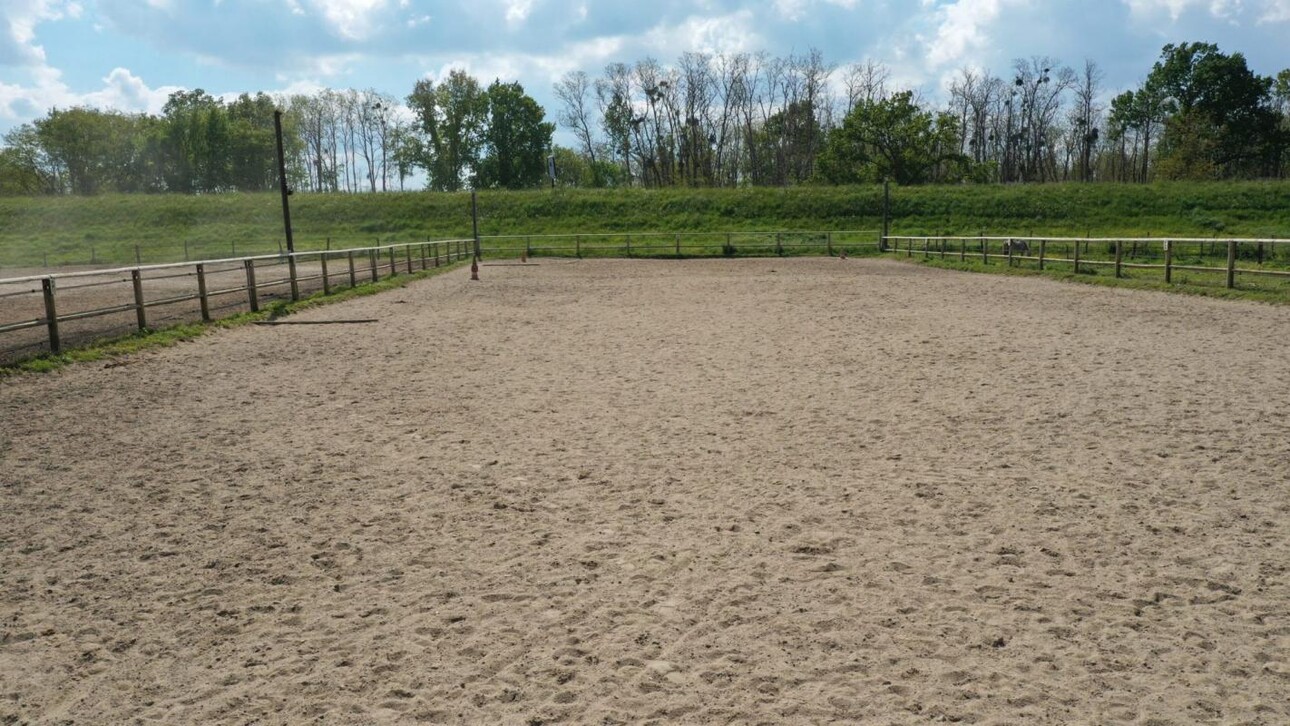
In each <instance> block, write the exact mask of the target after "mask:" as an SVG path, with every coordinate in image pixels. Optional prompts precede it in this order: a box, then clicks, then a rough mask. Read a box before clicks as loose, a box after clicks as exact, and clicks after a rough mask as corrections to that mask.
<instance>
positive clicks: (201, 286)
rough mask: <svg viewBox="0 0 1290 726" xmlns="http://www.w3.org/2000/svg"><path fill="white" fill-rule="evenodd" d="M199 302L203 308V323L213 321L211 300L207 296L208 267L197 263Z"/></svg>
mask: <svg viewBox="0 0 1290 726" xmlns="http://www.w3.org/2000/svg"><path fill="white" fill-rule="evenodd" d="M197 300H198V302H199V303H200V304H201V308H202V322H205V323H209V322H210V321H211V304H210V298H209V297H208V296H207V295H206V265H203V264H201V263H200V262H199V263H197Z"/></svg>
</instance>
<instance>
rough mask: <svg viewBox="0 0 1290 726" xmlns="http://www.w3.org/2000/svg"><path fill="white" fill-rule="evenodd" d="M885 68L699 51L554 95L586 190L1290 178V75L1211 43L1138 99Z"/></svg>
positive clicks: (577, 181)
mask: <svg viewBox="0 0 1290 726" xmlns="http://www.w3.org/2000/svg"><path fill="white" fill-rule="evenodd" d="M890 78H891V74H890V72H889V71H888V69H886V68H885V67H884V66H882V65H881V64H878V63H874V62H866V63H861V64H851V65H847V66H844V67H842V68H837V67H835V66H833V65H831V64H828V63H826V62H825V61H824V60H823V59H822V57H821V56H820V54H819V53H818V52H812V53H809V54H807V55H805V56H790V57H787V58H775V57H771V56H767V55H765V54H733V55H707V54H703V53H687V54H685V55H683V56H681V58H680V59H679V61H678V62H677V63H676V64H675V66H672V67H664V66H661V65H660V64H659V63H658V62H657V61H655V60H653V59H645V60H643V61H640V62H638V63H636V64H635V65H632V66H628V65H624V64H621V63H615V64H611V65H610V66H608V67H607V68H606V69H605V71H604V73H603V74H602V75H601V76H600V77H598V78H594V79H593V78H591V77H589V76H588V75H587V74H586V73H583V72H581V71H574V72H571V73H569V74H568V75H566V76H565V77H564V78H563V79H562V80H561V81H560V82H559V83H558V84H556V86H555V92H556V95H557V97H558V98H559V99H560V102H561V108H560V111H559V121H560V123H561V124H562V125H563V126H564V127H566V128H568V129H569V130H570V131H571V132H572V133H573V135H574V136H575V137H576V138H577V140H578V147H577V148H576V149H573V150H566V151H564V152H563V153H561V158H562V159H563V161H564V166H565V168H566V169H570V170H572V171H573V173H571V174H566V175H565V183H569V184H573V185H578V186H614V185H621V184H628V185H638V186H677V185H684V186H718V187H719V186H739V185H783V184H797V183H805V182H820V183H834V184H836V183H865V182H876V181H880V180H883V179H890V180H892V181H896V182H899V183H901V184H921V183H931V182H942V183H944V182H977V183H989V182H996V183H1011V182H1050V181H1095V180H1097V181H1138V182H1145V181H1150V180H1221V179H1252V178H1280V177H1283V176H1285V174H1286V172H1287V170H1288V169H1290V163H1288V162H1290V133H1288V131H1290V70H1286V71H1282V72H1281V73H1280V74H1279V75H1278V76H1277V77H1276V78H1270V77H1264V76H1259V75H1257V74H1255V73H1254V72H1252V71H1251V70H1250V69H1249V67H1248V65H1247V64H1246V61H1245V58H1244V56H1242V55H1241V54H1239V53H1237V54H1232V55H1228V54H1225V53H1223V52H1222V51H1220V50H1219V48H1218V47H1217V46H1215V45H1212V44H1206V43H1183V44H1181V45H1167V46H1165V47H1164V49H1163V51H1162V52H1161V56H1160V60H1159V61H1158V62H1157V63H1155V65H1154V66H1153V67H1152V68H1151V69H1150V73H1149V74H1148V76H1147V78H1146V80H1145V81H1144V82H1143V83H1142V84H1141V86H1140V87H1139V88H1137V89H1135V90H1132V91H1128V92H1125V93H1123V94H1121V95H1119V96H1115V97H1114V98H1110V99H1108V98H1107V89H1106V88H1105V86H1104V76H1103V73H1102V72H1101V70H1100V69H1099V68H1098V66H1097V64H1096V63H1095V62H1093V61H1087V62H1085V63H1084V65H1083V66H1082V67H1081V68H1079V69H1078V70H1076V69H1072V68H1070V67H1067V66H1064V65H1062V64H1061V63H1059V62H1058V61H1056V60H1054V59H1052V58H1042V57H1037V58H1029V59H1024V60H1017V61H1015V62H1014V63H1013V66H1012V68H1011V69H1010V70H1009V71H1008V72H1007V73H1005V74H1002V75H996V74H994V73H991V72H982V71H976V70H971V69H965V70H963V71H961V72H960V73H959V76H958V78H957V79H956V80H955V81H954V83H953V84H952V85H951V87H950V92H949V99H948V101H947V103H945V104H941V105H938V104H934V103H931V102H929V101H927V100H926V99H923V98H920V96H919V95H918V94H917V93H916V92H914V91H910V90H905V89H897V88H893V87H892V86H891V83H890Z"/></svg>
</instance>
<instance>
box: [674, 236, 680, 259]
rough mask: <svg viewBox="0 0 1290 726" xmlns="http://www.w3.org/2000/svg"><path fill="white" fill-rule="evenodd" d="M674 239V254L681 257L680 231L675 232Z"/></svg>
mask: <svg viewBox="0 0 1290 726" xmlns="http://www.w3.org/2000/svg"><path fill="white" fill-rule="evenodd" d="M675 241H676V256H677V259H680V257H681V233H680V232H677V233H676V238H675Z"/></svg>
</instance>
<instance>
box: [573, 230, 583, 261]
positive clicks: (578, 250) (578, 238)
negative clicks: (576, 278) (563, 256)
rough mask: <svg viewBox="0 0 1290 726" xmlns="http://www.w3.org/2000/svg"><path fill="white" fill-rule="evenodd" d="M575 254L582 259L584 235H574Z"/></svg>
mask: <svg viewBox="0 0 1290 726" xmlns="http://www.w3.org/2000/svg"><path fill="white" fill-rule="evenodd" d="M573 254H574V256H575V257H577V258H578V259H580V260H581V259H582V235H580V234H575V235H574V236H573Z"/></svg>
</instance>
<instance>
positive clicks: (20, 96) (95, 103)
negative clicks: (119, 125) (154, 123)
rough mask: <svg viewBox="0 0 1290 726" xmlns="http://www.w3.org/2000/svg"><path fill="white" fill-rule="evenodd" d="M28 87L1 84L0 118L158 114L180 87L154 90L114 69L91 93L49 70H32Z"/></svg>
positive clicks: (45, 68)
mask: <svg viewBox="0 0 1290 726" xmlns="http://www.w3.org/2000/svg"><path fill="white" fill-rule="evenodd" d="M30 76H31V82H30V83H29V84H27V85H17V84H6V83H0V118H4V119H9V120H15V121H16V120H22V119H25V118H28V117H30V116H31V115H33V113H34V114H43V113H44V112H46V111H48V110H49V109H51V108H72V107H75V106H88V107H91V108H102V109H115V110H118V111H125V112H141V113H158V112H160V111H161V108H162V106H164V105H165V103H166V99H167V98H168V97H169V96H170V94H171V93H174V92H175V91H178V90H182V89H181V88H180V87H179V86H159V87H157V88H152V87H151V86H149V85H148V84H147V83H145V82H144V81H143V79H142V78H139V77H138V76H136V75H134V74H133V73H131V72H130V70H129V69H127V68H113V69H112V71H111V72H110V73H108V75H107V76H106V77H104V78H103V79H102V82H103V86H102V87H101V88H98V89H95V90H93V91H90V92H88V93H76V92H73V91H72V90H71V89H70V88H69V87H68V86H67V84H66V83H65V82H64V81H63V74H62V71H60V70H58V69H56V68H51V67H49V66H39V67H36V68H33V69H30Z"/></svg>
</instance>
